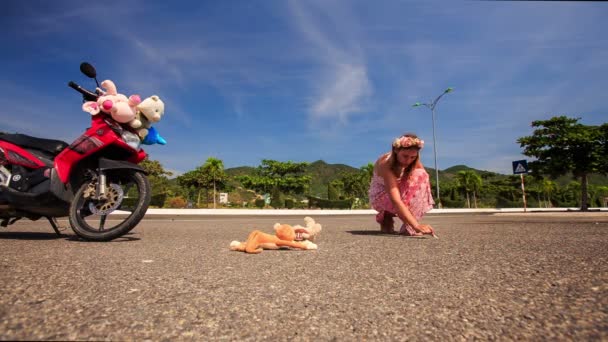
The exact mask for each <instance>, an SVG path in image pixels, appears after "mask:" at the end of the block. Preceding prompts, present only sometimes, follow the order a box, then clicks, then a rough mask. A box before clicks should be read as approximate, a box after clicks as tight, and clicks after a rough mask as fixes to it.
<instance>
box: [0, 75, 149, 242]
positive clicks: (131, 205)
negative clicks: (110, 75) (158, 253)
mask: <svg viewBox="0 0 608 342" xmlns="http://www.w3.org/2000/svg"><path fill="white" fill-rule="evenodd" d="M80 70H81V71H82V73H84V74H85V75H86V76H88V77H89V78H92V79H95V82H97V79H96V71H95V68H94V67H93V66H92V65H90V64H88V63H82V64H81V66H80ZM97 84H99V83H98V82H97ZM68 85H69V86H70V87H72V88H73V89H75V90H76V91H78V92H80V93H81V94H82V95H83V98H84V100H85V101H97V98H98V96H99V95H100V94H99V91H97V92H91V91H89V90H86V89H84V88H82V87H80V86H79V85H77V84H76V83H74V82H69V84H68ZM140 143H141V141H140V138H139V136H138V135H137V134H135V133H134V132H133V131H132V130H131V129H130V127H127V125H121V124H119V123H118V122H116V121H114V120H113V119H112V117H111V116H109V115H107V114H103V113H100V114H98V115H94V116H92V124H91V127H90V128H88V129H87V130H86V131H85V132H84V133H83V134H82V135H81V136H80V137H79V138H77V139H76V140H75V141H74V142H73V143H72V144H70V145H68V144H67V143H65V142H63V141H59V140H50V139H41V138H35V137H31V136H27V135H24V134H0V220H1V221H0V225H1V226H3V227H6V226H8V225H10V224H13V223H15V222H16V221H17V220H19V219H22V218H28V219H30V220H38V219H40V218H42V217H44V218H46V219H47V220H48V221H49V223H50V224H51V226H52V227H53V229H54V230H55V232H56V233H57V234H58V235H61V233H60V230H59V227H58V224H57V219H56V218H57V217H65V216H68V217H69V222H70V226H71V228H72V230H73V231H74V232H75V233H76V234H77V235H78V236H80V237H82V238H84V239H86V240H93V241H108V240H112V239H115V238H117V237H119V236H122V235H124V234H126V233H128V232H129V231H131V230H132V229H133V228H134V227H135V226H136V225H137V224H138V223H139V222H140V221H141V219H142V218H143V217H144V215H145V213H146V210H147V209H148V205H149V204H150V194H151V188H150V183H149V182H148V179H147V177H146V171H144V169H142V168H141V167H140V166H138V165H137V164H138V163H140V162H141V161H142V160H143V159H144V158H145V157H146V153H145V152H144V150H143V149H141V148H140ZM115 211H116V212H115ZM113 212H115V213H114V214H115V215H112V216H111V217H110V218H109V219H108V215H109V214H111V213H113Z"/></svg>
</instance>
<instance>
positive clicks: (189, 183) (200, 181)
mask: <svg viewBox="0 0 608 342" xmlns="http://www.w3.org/2000/svg"><path fill="white" fill-rule="evenodd" d="M177 183H178V184H179V185H180V186H183V187H186V188H189V189H193V188H194V189H195V190H196V192H197V200H196V206H197V207H200V204H201V190H202V189H203V188H206V187H207V186H208V184H209V176H208V174H207V173H205V171H204V170H203V167H202V166H199V167H197V168H196V169H194V170H192V171H188V172H186V173H184V174H183V175H181V176H179V177H177Z"/></svg>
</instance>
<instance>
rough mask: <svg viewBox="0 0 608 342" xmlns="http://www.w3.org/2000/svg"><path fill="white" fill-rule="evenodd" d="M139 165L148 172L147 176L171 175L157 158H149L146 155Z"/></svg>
mask: <svg viewBox="0 0 608 342" xmlns="http://www.w3.org/2000/svg"><path fill="white" fill-rule="evenodd" d="M139 166H141V167H142V168H143V169H144V170H146V172H147V173H148V176H154V177H168V176H173V172H171V171H167V170H165V169H164V168H163V165H162V164H161V163H160V162H159V161H158V160H150V159H148V157H146V159H144V160H142V162H141V163H139Z"/></svg>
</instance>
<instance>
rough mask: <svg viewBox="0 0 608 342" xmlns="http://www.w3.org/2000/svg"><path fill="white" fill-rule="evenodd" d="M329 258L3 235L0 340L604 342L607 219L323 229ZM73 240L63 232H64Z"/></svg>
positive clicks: (204, 231)
mask: <svg viewBox="0 0 608 342" xmlns="http://www.w3.org/2000/svg"><path fill="white" fill-rule="evenodd" d="M314 218H315V219H316V220H317V221H318V222H319V223H321V224H322V225H323V231H322V233H321V235H320V236H319V238H318V240H317V242H318V245H319V249H318V250H316V251H264V252H263V253H262V254H259V255H250V254H245V253H241V252H233V251H230V250H229V249H228V246H229V244H230V242H231V241H232V240H240V241H243V240H245V239H246V237H247V234H248V233H249V232H250V231H251V230H252V229H254V228H256V229H261V230H264V231H267V232H272V226H273V224H274V223H275V222H281V223H289V224H304V221H303V217H291V216H280V217H279V216H277V217H243V216H241V217H227V216H204V217H201V216H199V217H193V216H190V217H187V216H174V217H156V216H148V217H146V219H145V220H144V221H142V223H141V224H140V225H139V226H138V227H137V228H136V229H135V230H134V231H133V233H132V234H130V235H128V236H126V237H125V238H120V239H117V240H114V241H112V242H108V243H92V242H84V241H81V240H78V239H76V238H75V237H74V236H73V235H72V233H71V231H70V230H67V231H65V233H66V236H64V237H62V238H57V237H56V236H55V235H54V233H53V231H52V229H51V227H50V226H49V225H48V223H47V222H45V221H44V220H39V221H36V222H31V221H20V222H18V223H17V224H15V225H13V226H10V227H9V228H8V229H6V228H2V229H1V230H0V291H1V296H0V339H1V340H153V341H160V340H200V341H203V340H238V341H243V340H251V341H253V340H256V341H257V340H273V341H274V340H281V341H285V340H290V341H291V340H304V341H307V340H322V341H325V340H338V341H352V340H391V341H393V340H413V341H415V340H437V341H444V340H535V341H536V340H576V341H582V340H604V341H606V340H607V339H608V260H607V259H608V214H606V213H597V214H579V213H571V214H557V213H554V214H540V213H539V214H535V213H527V214H512V215H509V214H498V215H472V214H467V215H449V214H442V215H428V216H427V217H425V219H424V220H423V222H425V223H429V224H431V225H433V226H434V227H435V228H436V231H437V233H438V235H439V239H433V238H423V239H420V238H408V237H403V236H394V235H384V234H380V233H379V232H378V231H377V226H376V224H375V222H374V220H373V216H317V217H314ZM60 222H61V223H63V225H66V224H67V223H66V221H60Z"/></svg>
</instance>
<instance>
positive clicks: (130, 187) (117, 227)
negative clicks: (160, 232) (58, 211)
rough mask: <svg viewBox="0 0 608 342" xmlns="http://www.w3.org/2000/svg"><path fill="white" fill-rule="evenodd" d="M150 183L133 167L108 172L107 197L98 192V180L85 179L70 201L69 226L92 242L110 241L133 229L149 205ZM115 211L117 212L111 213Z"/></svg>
mask: <svg viewBox="0 0 608 342" xmlns="http://www.w3.org/2000/svg"><path fill="white" fill-rule="evenodd" d="M150 190H151V189H150V182H149V181H148V178H147V177H146V175H145V174H143V173H142V172H139V171H134V170H114V171H111V172H108V173H107V175H106V198H105V199H103V200H100V199H99V198H98V196H97V195H96V191H97V180H96V179H93V180H89V181H86V182H84V183H83V184H82V185H81V186H80V188H79V189H78V191H77V192H76V195H74V199H73V201H72V203H71V204H70V217H69V219H70V225H71V227H72V230H73V231H74V233H76V235H78V236H80V237H81V238H83V239H85V240H90V241H109V240H112V239H115V238H117V237H120V236H123V235H124V234H126V233H128V232H129V231H131V230H132V229H133V228H135V226H137V224H138V223H139V222H140V221H141V219H142V218H143V217H144V215H145V214H146V211H147V210H148V205H150V197H151V194H150V193H151V191H150ZM110 213H114V214H116V215H114V214H113V215H111V217H109V216H110V215H109V214H110Z"/></svg>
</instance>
